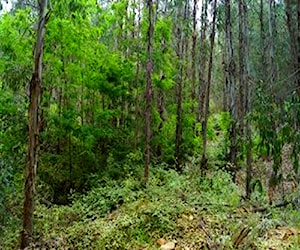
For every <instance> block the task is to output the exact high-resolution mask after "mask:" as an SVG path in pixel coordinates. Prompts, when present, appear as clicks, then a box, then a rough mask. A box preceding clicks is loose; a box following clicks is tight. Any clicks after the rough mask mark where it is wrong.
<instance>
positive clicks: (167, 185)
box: [0, 166, 300, 249]
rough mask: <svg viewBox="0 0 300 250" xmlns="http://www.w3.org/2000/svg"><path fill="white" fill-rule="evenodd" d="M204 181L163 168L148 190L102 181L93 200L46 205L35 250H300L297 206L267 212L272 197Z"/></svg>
mask: <svg viewBox="0 0 300 250" xmlns="http://www.w3.org/2000/svg"><path fill="white" fill-rule="evenodd" d="M198 176H199V173H198V170H197V169H196V168H192V169H191V168H188V167H187V168H186V169H185V170H184V173H183V174H181V175H180V174H178V173H177V172H175V171H173V170H164V169H163V166H157V167H156V168H155V169H154V170H153V171H151V175H150V179H149V184H148V187H147V188H145V187H143V185H142V182H141V181H140V180H138V179H137V178H134V177H131V176H128V177H127V178H126V179H124V180H122V181H117V180H116V181H113V180H110V179H108V178H103V179H101V180H99V179H98V180H93V181H94V183H95V187H94V188H93V189H92V190H91V191H89V192H88V193H87V194H86V195H74V196H73V197H72V205H70V206H57V205H52V206H50V207H47V206H46V205H45V204H41V203H39V204H38V205H37V207H36V219H35V236H34V237H35V241H34V242H35V243H34V249H159V245H158V244H157V240H159V239H161V238H163V239H165V240H166V241H170V242H171V241H176V242H177V243H176V249H235V248H238V249H299V244H300V231H299V223H300V214H299V208H297V207H295V206H294V205H295V204H294V203H291V204H290V205H288V206H286V207H283V208H271V207H267V206H266V205H267V197H266V191H265V189H263V190H262V193H260V192H259V191H256V192H254V193H253V199H252V201H251V202H245V201H243V199H242V197H241V196H242V193H243V191H242V190H241V189H240V188H239V187H238V186H236V185H235V184H234V183H233V182H232V181H231V177H230V176H229V175H228V174H226V173H224V172H222V171H215V172H210V173H208V174H207V177H202V178H201V177H198ZM297 192H299V190H298V191H297ZM290 198H291V200H292V196H291V197H290ZM42 200H43V199H40V200H39V201H40V202H41V201H42ZM262 207H266V210H264V211H258V212H255V210H258V209H260V208H262ZM10 222H11V223H10V225H9V226H7V228H6V230H5V232H4V234H3V236H4V238H2V243H1V245H0V246H1V248H2V249H14V248H15V246H16V245H17V243H18V239H19V228H20V225H19V222H20V221H19V219H17V217H14V221H10ZM12 222H13V223H12ZM245 231H247V233H246V235H243V232H245ZM3 239H5V241H3ZM30 249H31V248H30Z"/></svg>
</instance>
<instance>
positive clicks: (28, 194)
mask: <svg viewBox="0 0 300 250" xmlns="http://www.w3.org/2000/svg"><path fill="white" fill-rule="evenodd" d="M38 6H39V20H38V29H37V34H36V44H35V51H34V70H33V73H32V78H31V81H30V85H29V89H30V96H29V102H30V103H29V109H28V117H29V122H28V128H29V131H28V138H29V141H28V152H27V162H26V172H25V187H24V189H25V192H24V194H25V198H24V208H23V230H22V232H21V245H20V248H21V249H25V248H26V247H28V246H29V244H30V242H31V240H32V236H33V213H34V199H35V197H34V193H35V182H36V171H37V167H38V162H39V160H38V155H39V132H40V125H41V123H40V103H41V97H42V69H43V68H42V63H43V50H44V38H45V26H46V23H47V21H48V18H49V12H48V13H47V7H48V1H47V0H41V1H39V2H38Z"/></svg>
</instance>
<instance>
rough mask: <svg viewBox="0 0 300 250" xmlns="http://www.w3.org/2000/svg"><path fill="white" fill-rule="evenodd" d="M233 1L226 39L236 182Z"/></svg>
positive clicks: (227, 15)
mask: <svg viewBox="0 0 300 250" xmlns="http://www.w3.org/2000/svg"><path fill="white" fill-rule="evenodd" d="M230 2H231V1H230V0H225V37H226V49H227V62H226V63H227V71H228V80H229V91H230V93H229V100H230V104H229V105H230V115H231V119H232V124H231V129H230V155H229V156H230V158H229V159H230V163H231V165H232V167H231V169H230V171H231V172H232V174H233V179H234V180H235V174H236V167H237V159H236V156H237V138H236V137H237V131H236V130H237V129H236V126H237V111H236V96H235V65H234V54H233V42H232V31H231V27H232V24H231V3H230Z"/></svg>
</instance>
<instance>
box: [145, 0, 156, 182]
mask: <svg viewBox="0 0 300 250" xmlns="http://www.w3.org/2000/svg"><path fill="white" fill-rule="evenodd" d="M153 5H154V3H153V1H152V0H147V8H148V22H149V23H148V30H147V66H146V93H145V100H146V109H145V135H146V142H145V165H144V178H145V183H147V182H148V178H149V165H150V159H151V116H152V115H151V113H152V107H151V105H152V95H153V88H152V72H153V36H154V8H153Z"/></svg>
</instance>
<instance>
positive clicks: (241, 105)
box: [237, 0, 245, 137]
mask: <svg viewBox="0 0 300 250" xmlns="http://www.w3.org/2000/svg"><path fill="white" fill-rule="evenodd" d="M238 9H239V12H238V13H239V18H238V19H239V74H238V76H239V77H238V81H239V86H238V87H239V100H238V102H237V103H238V120H239V136H241V137H243V134H244V115H245V110H244V108H245V105H244V102H245V92H244V91H245V90H244V87H245V34H244V31H245V30H244V29H245V28H244V25H245V24H244V1H243V0H238Z"/></svg>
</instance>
